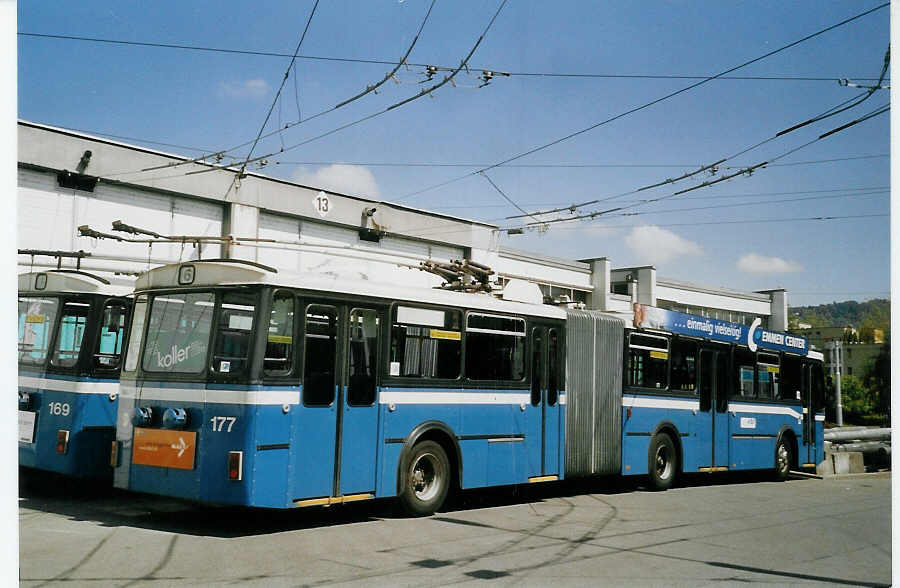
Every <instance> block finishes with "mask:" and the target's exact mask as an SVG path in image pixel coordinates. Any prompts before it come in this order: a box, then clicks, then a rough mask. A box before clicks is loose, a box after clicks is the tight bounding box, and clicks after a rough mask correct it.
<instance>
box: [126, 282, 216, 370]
mask: <svg viewBox="0 0 900 588" xmlns="http://www.w3.org/2000/svg"><path fill="white" fill-rule="evenodd" d="M214 307H215V294H213V293H212V292H191V293H183V294H179V293H171V294H162V295H159V296H156V297H154V298H153V301H152V303H151V305H150V317H149V325H148V328H147V340H146V342H145V344H144V353H143V363H142V367H143V369H144V371H145V372H162V373H170V374H199V373H201V372H202V371H203V369H204V367H205V366H206V357H207V354H208V351H209V333H210V328H211V327H212V317H213V309H214Z"/></svg>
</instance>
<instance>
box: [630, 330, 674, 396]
mask: <svg viewBox="0 0 900 588" xmlns="http://www.w3.org/2000/svg"><path fill="white" fill-rule="evenodd" d="M634 336H638V337H649V338H651V339H661V340H663V341H665V342H666V349H665V353H666V359H665V362H666V369H665V374H666V382H665V384H666V385H665V386H664V387H660V388H651V387H649V386H642V385H637V384H634V383H633V382H632V381H631V369H629V362H630V360H631V348H632V344H631V338H632V337H634ZM672 338H673V335H671V334H663V333H657V332H652V333H650V332H645V331H637V330H633V331H630V332H627V333H626V337H625V352H624V353H623V354H622V355H623V361H624V373H623V376H624V377H623V380H624V388H626V389H630V390H636V391H640V393H641V394H669V393H670V386H671V378H670V377H669V369H670V368H671V355H672ZM634 348H635V349H646V350H648V351H651V352H653V351H656V352H660V351H662V349H661V348H659V347H645V346H641V345H637V346H635V347H634Z"/></svg>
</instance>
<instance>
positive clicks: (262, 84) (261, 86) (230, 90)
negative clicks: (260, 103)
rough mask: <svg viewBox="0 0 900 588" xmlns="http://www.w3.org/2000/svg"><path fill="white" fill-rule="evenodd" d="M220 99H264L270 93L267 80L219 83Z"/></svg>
mask: <svg viewBox="0 0 900 588" xmlns="http://www.w3.org/2000/svg"><path fill="white" fill-rule="evenodd" d="M218 93H219V98H237V99H244V98H251V99H255V98H262V97H263V96H265V95H266V94H268V93H269V84H267V83H266V81H265V80H261V79H254V80H246V81H243V82H219V91H218Z"/></svg>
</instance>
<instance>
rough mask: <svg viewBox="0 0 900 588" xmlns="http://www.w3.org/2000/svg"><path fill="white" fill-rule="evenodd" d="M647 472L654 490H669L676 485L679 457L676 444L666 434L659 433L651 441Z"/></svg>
mask: <svg viewBox="0 0 900 588" xmlns="http://www.w3.org/2000/svg"><path fill="white" fill-rule="evenodd" d="M647 459H648V462H647V471H648V472H649V474H650V486H651V488H653V489H654V490H668V489H669V488H671V487H672V485H673V484H674V483H675V478H676V476H677V475H678V456H677V455H676V454H675V444H674V443H672V438H671V437H669V436H668V435H666V434H665V433H657V434H656V435H654V436H653V439H651V440H650V450H649V452H648V455H647Z"/></svg>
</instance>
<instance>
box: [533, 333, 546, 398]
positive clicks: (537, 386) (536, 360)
mask: <svg viewBox="0 0 900 588" xmlns="http://www.w3.org/2000/svg"><path fill="white" fill-rule="evenodd" d="M541 331H542V330H541V329H531V406H538V405H539V404H540V403H541V386H542V384H543V382H542V379H543V377H544V374H542V373H540V371H541V370H540V367H541V366H542V365H543V364H542V362H541V354H542V353H544V348H543V340H542V339H541Z"/></svg>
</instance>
